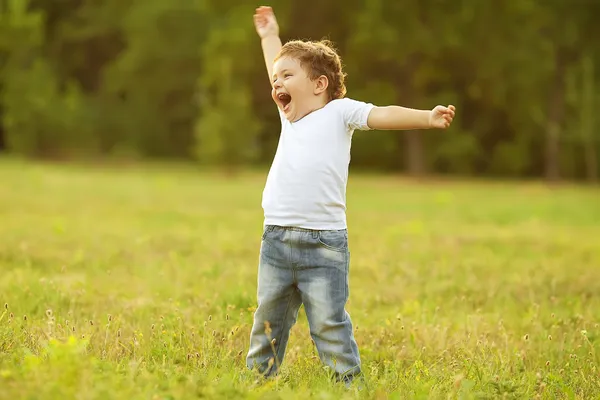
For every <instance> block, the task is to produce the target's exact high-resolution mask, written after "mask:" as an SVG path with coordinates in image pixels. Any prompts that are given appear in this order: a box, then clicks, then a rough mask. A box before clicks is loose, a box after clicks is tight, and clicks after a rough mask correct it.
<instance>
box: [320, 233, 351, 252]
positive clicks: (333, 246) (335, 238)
mask: <svg viewBox="0 0 600 400" xmlns="http://www.w3.org/2000/svg"><path fill="white" fill-rule="evenodd" d="M319 244H320V245H321V246H323V247H325V248H326V249H329V250H333V251H337V252H344V251H346V250H347V249H348V234H347V232H346V230H339V231H320V232H319Z"/></svg>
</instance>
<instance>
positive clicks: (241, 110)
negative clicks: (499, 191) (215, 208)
mask: <svg viewBox="0 0 600 400" xmlns="http://www.w3.org/2000/svg"><path fill="white" fill-rule="evenodd" d="M342 3H343V6H342ZM490 4H491V3H490ZM490 4H488V3H486V2H472V1H471V2H460V4H458V5H456V4H450V3H447V2H441V1H436V0H429V1H426V2H423V1H416V0H410V1H404V2H394V1H383V0H373V1H363V0H347V1H346V0H345V1H344V2H342V1H341V0H335V1H328V2H321V1H318V0H306V1H303V2H292V3H289V2H284V1H277V2H275V3H274V4H272V5H273V6H274V8H275V11H276V13H277V17H278V19H279V21H280V26H281V37H282V39H283V40H284V41H285V40H288V39H295V38H305V39H320V38H324V37H326V38H328V39H331V40H332V41H333V42H335V44H336V45H337V47H338V49H339V51H340V54H341V55H342V58H343V61H344V65H345V67H346V70H347V72H348V73H349V76H348V80H347V86H348V95H349V96H351V97H354V98H357V99H360V100H364V101H368V102H372V103H375V104H377V105H386V104H399V105H403V106H407V107H414V108H426V109H429V108H432V107H434V106H435V105H437V104H449V103H452V104H455V105H456V106H457V110H458V112H457V118H456V120H455V123H454V125H453V126H452V128H451V129H450V130H449V131H447V132H446V133H444V134H442V135H435V134H429V133H424V132H411V133H398V132H376V133H375V132H372V133H369V134H367V135H362V134H360V135H357V136H356V141H355V147H354V150H353V161H352V162H353V167H355V168H357V169H358V168H363V167H368V168H378V169H387V170H389V169H392V170H402V171H409V172H413V173H419V171H428V172H433V173H436V172H442V173H459V174H465V173H467V174H477V175H486V176H490V175H492V176H498V175H499V176H515V177H516V176H519V177H524V176H543V175H544V174H545V175H546V176H547V177H548V178H550V177H554V178H557V177H564V178H576V179H579V178H584V177H587V178H588V179H590V180H596V179H597V177H598V175H599V174H600V162H598V157H599V156H598V153H599V152H600V140H599V139H598V137H599V135H598V129H599V128H598V124H597V122H596V120H595V119H594V118H593V115H592V114H593V113H590V111H589V110H593V109H594V107H595V106H596V104H597V98H596V97H597V95H596V94H597V93H598V92H600V83H599V82H600V68H597V65H598V64H599V63H600V51H599V49H598V46H597V43H596V41H595V40H594V38H596V37H598V36H599V35H600V28H599V27H600V25H597V24H596V21H595V19H594V15H598V13H600V3H599V2H594V1H577V2H575V3H572V2H568V1H567V0H556V1H552V2H550V3H548V4H542V3H540V2H535V1H523V2H520V3H519V2H515V1H512V0H499V1H497V2H495V3H494V4H493V6H491V5H490ZM256 6H257V4H255V3H250V2H248V1H246V0H236V1H234V2H223V1H216V0H193V1H188V0H177V1H172V2H164V1H160V0H147V1H141V0H105V1H102V2H79V1H75V0H66V1H61V2H58V1H41V0H31V1H26V0H5V1H4V2H1V3H0V21H1V24H0V70H1V72H0V99H1V100H0V101H1V103H0V124H1V126H2V127H3V128H4V130H6V131H7V133H6V136H7V141H8V143H9V146H10V150H11V151H13V152H17V153H24V154H31V155H40V154H48V153H53V154H57V155H58V154H68V153H72V152H73V151H74V150H75V149H80V150H85V151H86V152H94V153H101V154H105V155H111V154H118V153H122V152H125V153H127V154H132V155H138V156H140V157H151V158H153V157H165V158H186V159H193V160H195V161H196V162H199V163H201V164H218V165H221V166H231V167H234V166H241V165H255V164H257V163H270V162H271V160H272V157H273V153H274V151H275V148H276V144H277V140H278V135H279V128H280V124H279V118H278V115H277V112H276V110H275V106H274V104H273V103H272V100H271V98H270V93H269V90H270V89H269V85H268V81H267V80H266V76H265V72H264V65H263V60H262V55H261V48H260V41H259V39H258V37H257V35H256V34H255V32H254V28H253V24H252V13H253V11H254V8H255V7H256ZM42 81H43V82H42ZM40 99H44V100H43V101H41V100H40ZM440 137H441V138H440ZM582 154H583V156H581V155H582Z"/></svg>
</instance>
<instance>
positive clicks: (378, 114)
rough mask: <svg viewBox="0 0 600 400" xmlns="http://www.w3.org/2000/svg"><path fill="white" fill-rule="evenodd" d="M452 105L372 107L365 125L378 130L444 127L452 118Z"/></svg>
mask: <svg viewBox="0 0 600 400" xmlns="http://www.w3.org/2000/svg"><path fill="white" fill-rule="evenodd" d="M454 111H455V108H454V106H452V105H450V106H448V107H444V106H436V107H435V108H434V109H433V110H415V109H412V108H405V107H400V106H386V107H374V108H373V109H372V110H371V112H370V113H369V118H368V120H367V125H369V128H371V129H380V130H412V129H432V128H438V129H446V128H448V127H449V126H450V124H451V123H452V120H453V119H454Z"/></svg>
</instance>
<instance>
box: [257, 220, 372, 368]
mask: <svg viewBox="0 0 600 400" xmlns="http://www.w3.org/2000/svg"><path fill="white" fill-rule="evenodd" d="M349 261H350V252H349V250H348V233H347V230H345V229H344V230H335V231H333V230H325V231H316V230H308V229H301V228H291V227H278V226H273V225H267V226H266V227H265V230H264V233H263V238H262V243H261V249H260V263H259V266H258V308H257V309H256V312H255V314H254V324H253V327H252V332H251V335H250V349H249V351H248V355H247V359H246V364H247V366H248V368H250V369H253V368H257V369H258V370H259V371H260V372H261V373H263V374H264V375H266V376H270V375H273V374H276V373H277V372H278V369H279V367H280V365H281V363H282V362H283V358H284V355H285V351H286V346H287V343H288V338H289V332H290V329H291V328H292V326H293V325H294V324H295V323H296V319H297V317H298V309H299V308H300V305H301V304H304V309H305V311H306V316H307V319H308V323H309V326H310V334H311V336H312V338H313V340H314V342H315V345H316V347H317V351H318V353H319V357H320V358H321V360H322V362H323V363H324V364H325V365H328V366H329V367H330V368H331V369H332V370H333V371H334V373H335V375H336V376H337V377H338V378H343V379H344V380H348V379H351V378H352V376H354V375H356V374H358V373H360V356H359V352H358V347H357V345H356V341H355V340H354V335H353V331H352V322H351V320H350V316H349V314H348V312H347V311H346V310H345V305H346V302H347V300H348V295H349V293H348V269H349Z"/></svg>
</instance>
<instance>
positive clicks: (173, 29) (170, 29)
mask: <svg viewBox="0 0 600 400" xmlns="http://www.w3.org/2000/svg"><path fill="white" fill-rule="evenodd" d="M207 11H208V10H207V8H206V4H205V2H204V1H201V0H196V1H185V0H178V1H175V2H164V1H162V0H144V1H141V0H135V1H133V2H132V4H131V6H130V7H129V8H128V9H127V10H126V12H124V14H123V26H122V29H123V34H124V37H125V41H126V48H125V50H124V51H123V52H122V53H121V54H120V56H119V58H118V59H117V60H116V61H115V62H112V63H111V64H110V65H109V66H107V68H106V69H105V70H104V71H103V74H102V78H103V80H104V82H105V84H104V85H103V87H102V90H101V92H100V96H101V98H102V102H103V107H102V109H103V112H104V115H105V116H106V117H107V118H108V121H107V126H108V127H110V129H109V130H108V131H107V134H109V133H108V132H112V136H111V138H110V141H112V142H115V143H121V144H123V143H124V144H125V145H127V146H129V147H131V148H133V149H136V150H137V151H138V152H139V153H141V154H142V155H145V156H152V157H186V158H191V157H193V146H194V133H193V125H194V119H195V117H196V115H197V112H198V110H197V106H196V104H195V103H194V96H195V92H196V88H195V86H196V80H197V77H198V74H199V73H200V69H201V54H200V50H199V49H200V45H201V43H202V42H203V41H204V40H205V37H206V32H207V29H208V25H209V23H208V22H209V20H210V16H209V15H208V13H207ZM123 139H125V140H123Z"/></svg>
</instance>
